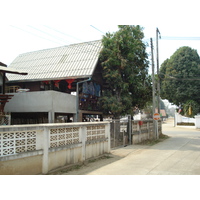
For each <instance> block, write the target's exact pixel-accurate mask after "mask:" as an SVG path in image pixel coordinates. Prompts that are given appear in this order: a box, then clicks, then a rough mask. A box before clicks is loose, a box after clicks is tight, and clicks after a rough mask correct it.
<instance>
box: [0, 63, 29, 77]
mask: <svg viewBox="0 0 200 200" xmlns="http://www.w3.org/2000/svg"><path fill="white" fill-rule="evenodd" d="M0 72H3V73H9V74H21V75H27V74H28V73H27V72H22V71H19V70H16V69H14V68H7V67H4V66H2V65H0Z"/></svg>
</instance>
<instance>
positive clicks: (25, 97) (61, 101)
mask: <svg viewBox="0 0 200 200" xmlns="http://www.w3.org/2000/svg"><path fill="white" fill-rule="evenodd" d="M13 95H14V96H13V98H12V99H10V100H9V102H8V103H6V106H5V112H60V113H76V96H73V95H70V94H66V93H62V92H57V91H53V90H49V91H39V92H24V93H13Z"/></svg>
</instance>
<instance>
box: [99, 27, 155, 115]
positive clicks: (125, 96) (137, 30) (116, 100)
mask: <svg viewBox="0 0 200 200" xmlns="http://www.w3.org/2000/svg"><path fill="white" fill-rule="evenodd" d="M118 28H119V30H118V31H117V32H115V33H106V35H105V36H104V37H103V39H102V44H103V50H102V51H101V54H100V61H101V65H102V68H103V79H104V82H105V83H106V85H107V88H106V90H105V91H103V96H102V99H101V100H102V107H103V111H104V113H106V114H112V115H114V117H115V118H118V117H119V116H120V115H125V114H131V112H132V111H133V106H136V105H138V106H139V107H140V108H142V107H144V105H145V104H146V102H147V101H149V100H150V99H151V78H150V76H149V75H148V55H147V53H146V44H145V43H144V42H143V41H142V39H143V38H144V34H143V29H142V28H141V27H140V26H139V25H137V26H133V25H130V26H128V25H119V26H118Z"/></svg>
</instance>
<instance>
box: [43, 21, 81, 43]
mask: <svg viewBox="0 0 200 200" xmlns="http://www.w3.org/2000/svg"><path fill="white" fill-rule="evenodd" d="M43 26H45V25H43ZM45 27H47V28H48V29H51V30H53V31H55V32H57V33H60V34H62V35H65V36H68V37H71V38H74V39H75V40H78V41H81V42H82V41H83V40H80V39H78V38H76V37H74V36H72V35H69V34H66V33H63V32H61V31H58V30H56V29H55V28H51V27H49V26H45Z"/></svg>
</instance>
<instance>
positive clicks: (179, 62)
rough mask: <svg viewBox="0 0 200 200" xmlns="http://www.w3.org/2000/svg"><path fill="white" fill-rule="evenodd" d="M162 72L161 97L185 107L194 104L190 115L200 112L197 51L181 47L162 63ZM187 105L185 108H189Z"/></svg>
mask: <svg viewBox="0 0 200 200" xmlns="http://www.w3.org/2000/svg"><path fill="white" fill-rule="evenodd" d="M160 73H161V97H162V98H163V99H168V100H169V101H170V102H172V103H174V104H176V105H182V106H183V107H184V105H185V106H186V105H187V106H186V107H188V105H190V106H192V105H193V109H192V110H193V113H192V114H191V115H190V116H192V115H194V114H196V113H197V112H199V105H200V98H199V97H200V58H199V55H198V53H197V51H196V50H194V49H192V48H190V47H181V48H179V49H178V50H177V51H176V52H175V53H174V54H173V55H172V56H171V57H170V59H167V60H165V61H164V62H163V63H162V65H161V69H160ZM191 100H192V101H191ZM188 102H190V103H188ZM191 102H192V103H191ZM186 107H185V109H183V110H188V108H186ZM187 113H188V112H187Z"/></svg>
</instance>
